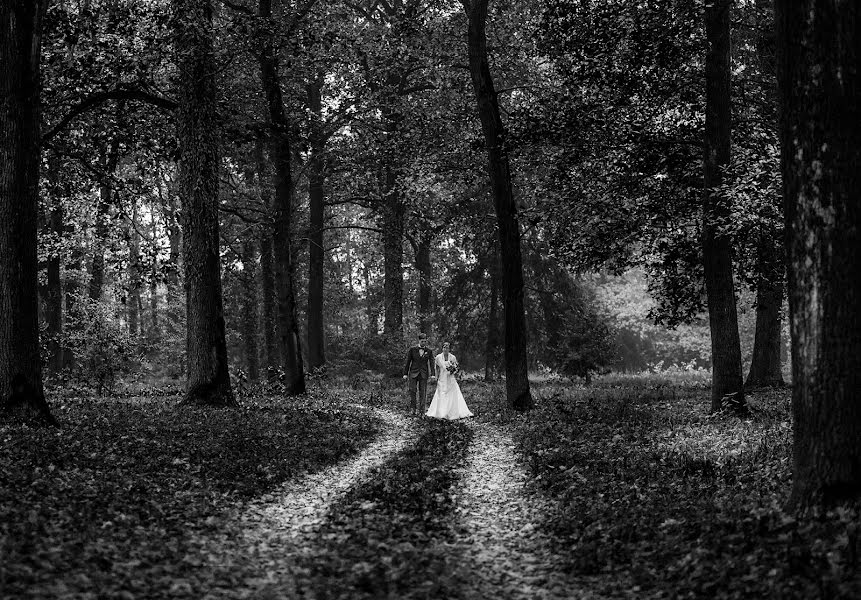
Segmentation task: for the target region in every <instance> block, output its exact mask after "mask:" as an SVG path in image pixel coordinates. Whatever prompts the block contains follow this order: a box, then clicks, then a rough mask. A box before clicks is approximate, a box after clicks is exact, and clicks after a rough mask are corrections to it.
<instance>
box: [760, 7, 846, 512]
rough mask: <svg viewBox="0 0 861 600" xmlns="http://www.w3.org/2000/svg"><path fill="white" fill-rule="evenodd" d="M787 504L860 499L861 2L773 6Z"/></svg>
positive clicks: (800, 505) (827, 502)
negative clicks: (783, 267)
mask: <svg viewBox="0 0 861 600" xmlns="http://www.w3.org/2000/svg"><path fill="white" fill-rule="evenodd" d="M775 21H776V29H777V39H778V42H777V47H778V61H777V64H778V80H779V96H780V108H781V116H780V121H781V126H780V131H781V170H782V172H783V196H784V207H785V219H786V220H785V223H786V234H787V244H786V247H787V251H788V255H789V257H788V275H789V278H788V280H789V314H790V330H791V334H792V335H791V337H792V374H793V389H792V412H793V417H794V418H793V428H794V445H793V458H794V469H793V489H792V497H791V498H792V500H791V502H792V504H793V505H794V506H796V507H801V508H803V507H807V506H810V505H817V504H824V505H833V504H838V503H842V502H844V501H857V499H858V498H861V402H859V401H858V390H859V389H861V310H859V306H861V293H859V287H858V282H859V281H861V260H859V255H858V248H859V247H861V202H859V198H861V169H859V168H858V166H859V165H861V50H859V49H861V5H859V4H858V3H857V2H827V1H825V0H778V1H777V2H775Z"/></svg>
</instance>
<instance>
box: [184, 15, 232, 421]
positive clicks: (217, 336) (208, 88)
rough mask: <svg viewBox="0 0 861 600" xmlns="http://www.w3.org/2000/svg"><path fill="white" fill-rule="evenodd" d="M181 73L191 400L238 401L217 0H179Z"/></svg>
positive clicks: (205, 402)
mask: <svg viewBox="0 0 861 600" xmlns="http://www.w3.org/2000/svg"><path fill="white" fill-rule="evenodd" d="M173 9H174V20H175V28H176V29H175V34H176V39H175V49H176V54H177V57H176V60H177V67H178V72H179V94H178V95H179V108H178V109H177V125H178V132H177V133H178V135H177V138H178V140H179V156H180V159H179V181H180V196H181V198H182V220H183V236H182V241H183V257H184V261H183V262H184V264H185V289H186V314H187V332H186V361H187V365H186V368H187V375H188V382H187V389H186V393H185V398H184V399H183V402H185V403H189V404H202V405H212V406H231V405H235V404H236V400H235V398H234V396H233V390H232V389H231V387H230V375H229V373H228V370H227V367H228V365H227V344H226V334H225V322H224V308H223V303H222V292H221V260H220V248H219V236H218V167H219V154H218V119H217V116H216V82H215V73H216V70H217V65H216V62H215V51H214V47H213V39H214V30H213V25H212V10H213V9H212V4H211V2H210V0H173Z"/></svg>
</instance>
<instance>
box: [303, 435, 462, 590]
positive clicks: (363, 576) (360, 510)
mask: <svg viewBox="0 0 861 600" xmlns="http://www.w3.org/2000/svg"><path fill="white" fill-rule="evenodd" d="M421 427H422V431H421V434H420V436H419V438H418V440H417V441H416V442H415V443H414V444H413V445H412V446H410V447H408V448H407V449H405V450H404V451H403V452H401V453H400V454H398V455H397V456H395V457H394V458H392V459H391V460H389V461H388V462H386V463H385V464H384V465H383V466H381V467H380V468H379V469H377V470H376V471H375V472H372V473H371V475H370V477H369V478H368V480H367V482H366V483H364V484H362V485H360V486H358V487H356V488H354V489H353V490H351V491H350V492H349V494H348V495H347V496H346V497H345V498H344V499H343V500H342V501H341V502H339V503H338V504H337V505H335V506H334V507H333V508H332V509H331V511H330V514H329V518H328V520H327V522H326V523H325V524H324V525H323V526H322V528H321V530H320V536H319V540H320V542H319V546H318V547H317V548H316V549H315V551H314V553H313V556H312V557H309V558H308V559H307V560H308V564H307V565H304V566H306V567H307V569H308V572H309V580H308V581H307V582H306V583H305V584H304V585H305V586H306V587H307V588H308V589H306V590H305V591H306V592H307V593H308V595H309V597H314V598H381V597H385V598H407V597H413V598H436V597H439V598H444V597H455V596H456V586H455V585H454V583H453V580H452V578H451V577H450V575H451V574H452V570H453V566H452V565H456V564H457V563H458V562H459V561H458V558H457V556H453V555H452V553H451V550H450V549H448V548H446V547H445V546H442V545H440V543H441V542H445V541H450V540H451V539H452V538H453V530H452V527H453V526H455V524H456V520H457V519H456V513H455V512H454V500H453V498H452V493H453V490H454V485H455V483H456V482H457V480H458V477H459V474H458V472H457V468H458V467H459V466H461V465H462V464H463V461H464V458H465V454H466V450H467V448H468V446H469V443H470V440H471V439H472V430H471V429H470V428H469V427H467V426H466V425H465V424H463V423H448V422H437V421H433V422H431V421H424V422H423V423H422V424H421Z"/></svg>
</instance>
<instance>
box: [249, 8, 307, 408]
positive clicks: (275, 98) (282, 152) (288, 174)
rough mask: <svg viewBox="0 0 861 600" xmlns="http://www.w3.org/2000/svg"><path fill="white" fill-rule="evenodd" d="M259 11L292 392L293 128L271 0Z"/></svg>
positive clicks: (297, 371)
mask: <svg viewBox="0 0 861 600" xmlns="http://www.w3.org/2000/svg"><path fill="white" fill-rule="evenodd" d="M258 14H259V16H260V17H261V19H262V20H265V21H266V28H265V31H264V33H263V41H262V45H261V50H260V56H259V61H260V77H261V83H262V85H263V92H264V95H265V97H266V103H267V106H268V109H269V111H268V112H269V120H270V125H271V127H272V130H271V132H270V133H271V141H272V159H273V163H274V179H275V182H274V183H275V186H274V187H275V202H274V206H273V208H274V217H275V230H274V233H273V236H272V249H273V258H274V267H275V269H274V270H275V289H276V296H277V299H278V302H277V306H278V312H277V315H278V316H277V334H278V335H277V337H278V346H279V350H280V354H281V359H282V360H283V361H284V362H283V367H284V391H285V393H286V394H287V395H288V396H289V395H295V394H303V393H304V392H305V373H304V366H303V363H302V353H301V350H300V346H299V325H298V322H297V318H296V294H295V290H294V281H293V257H292V254H291V251H290V221H291V218H292V214H291V212H292V206H291V201H292V171H291V165H290V159H291V152H290V131H289V123H288V121H287V115H286V112H285V110H284V102H283V99H282V96H281V83H280V81H279V79H278V58H277V55H276V53H275V43H274V39H273V36H272V31H273V27H274V24H273V23H272V2H271V0H260V3H259V5H258Z"/></svg>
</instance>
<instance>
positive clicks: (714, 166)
mask: <svg viewBox="0 0 861 600" xmlns="http://www.w3.org/2000/svg"><path fill="white" fill-rule="evenodd" d="M731 5H732V0H715V1H714V2H712V3H710V4H707V5H706V43H707V47H706V62H705V71H706V123H705V152H704V157H703V176H704V186H705V190H704V202H703V228H702V247H703V268H704V272H705V280H706V296H707V301H708V311H709V328H710V330H711V346H712V393H711V409H712V411H719V410H721V409H724V408H727V409H729V410H733V411H735V412H738V413H745V412H746V411H747V408H746V406H747V405H746V404H745V400H744V384H743V380H742V370H741V344H740V342H739V336H738V314H737V310H736V303H735V288H734V285H733V275H732V246H731V244H730V240H729V238H727V237H726V236H723V235H721V234H720V233H719V232H718V230H717V229H718V225H717V223H719V222H720V221H721V220H722V218H724V217H725V216H726V215H727V205H726V200H725V199H724V198H722V197H721V196H720V195H719V193H718V191H717V189H716V188H717V186H719V185H720V183H721V180H722V175H721V169H722V168H723V167H725V166H726V165H728V164H729V160H730V133H731V111H730V108H731V107H730V85H731V82H730V6H731Z"/></svg>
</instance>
